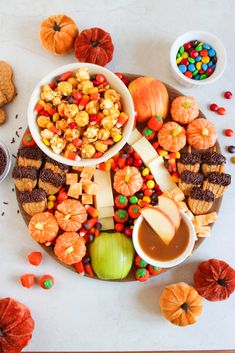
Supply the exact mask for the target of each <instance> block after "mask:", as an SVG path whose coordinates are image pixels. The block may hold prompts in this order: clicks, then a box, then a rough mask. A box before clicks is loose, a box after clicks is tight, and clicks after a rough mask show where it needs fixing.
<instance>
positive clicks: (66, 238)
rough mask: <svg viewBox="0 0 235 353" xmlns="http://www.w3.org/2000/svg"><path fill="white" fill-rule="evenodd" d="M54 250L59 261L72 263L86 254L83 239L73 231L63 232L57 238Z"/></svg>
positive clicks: (67, 263)
mask: <svg viewBox="0 0 235 353" xmlns="http://www.w3.org/2000/svg"><path fill="white" fill-rule="evenodd" d="M54 252H55V255H56V256H57V257H58V259H59V260H60V261H61V262H63V263H65V264H66V265H73V264H75V263H77V262H79V261H81V260H82V258H83V257H84V256H85V254H86V246H85V240H84V239H83V238H82V237H80V236H79V235H78V234H77V233H75V232H65V233H63V234H61V235H60V236H59V237H58V238H57V240H56V244H55V247H54Z"/></svg>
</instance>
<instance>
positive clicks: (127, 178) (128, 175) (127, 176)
mask: <svg viewBox="0 0 235 353" xmlns="http://www.w3.org/2000/svg"><path fill="white" fill-rule="evenodd" d="M130 176H131V175H130V173H126V175H125V179H124V181H125V183H128V182H129V180H130Z"/></svg>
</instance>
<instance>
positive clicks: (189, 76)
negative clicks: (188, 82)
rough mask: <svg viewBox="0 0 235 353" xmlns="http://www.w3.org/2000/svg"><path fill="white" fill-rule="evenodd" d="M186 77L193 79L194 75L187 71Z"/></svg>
mask: <svg viewBox="0 0 235 353" xmlns="http://www.w3.org/2000/svg"><path fill="white" fill-rule="evenodd" d="M184 75H185V76H187V77H188V78H192V77H193V73H192V72H191V71H186V72H185V73H184Z"/></svg>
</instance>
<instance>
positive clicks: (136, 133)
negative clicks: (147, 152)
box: [127, 129, 143, 145]
mask: <svg viewBox="0 0 235 353" xmlns="http://www.w3.org/2000/svg"><path fill="white" fill-rule="evenodd" d="M142 137H143V136H142V135H141V133H140V132H139V131H138V130H137V129H134V130H133V131H132V133H131V134H130V137H129V139H128V140H127V142H128V143H129V145H133V144H134V143H135V142H137V141H138V140H140V139H141V138H142Z"/></svg>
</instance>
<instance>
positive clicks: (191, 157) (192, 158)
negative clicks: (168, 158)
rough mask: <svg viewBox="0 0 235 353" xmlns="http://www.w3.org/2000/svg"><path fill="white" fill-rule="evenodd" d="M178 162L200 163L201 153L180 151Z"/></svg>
mask: <svg viewBox="0 0 235 353" xmlns="http://www.w3.org/2000/svg"><path fill="white" fill-rule="evenodd" d="M179 163H182V164H192V165H194V164H197V163H201V155H200V153H197V152H193V153H189V152H182V153H181V155H180V159H179Z"/></svg>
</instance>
